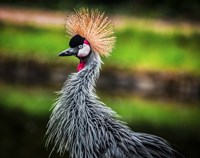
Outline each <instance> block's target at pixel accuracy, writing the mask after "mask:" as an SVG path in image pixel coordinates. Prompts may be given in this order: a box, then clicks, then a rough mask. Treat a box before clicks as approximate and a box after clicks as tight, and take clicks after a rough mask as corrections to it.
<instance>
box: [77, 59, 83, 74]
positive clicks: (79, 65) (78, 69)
mask: <svg viewBox="0 0 200 158" xmlns="http://www.w3.org/2000/svg"><path fill="white" fill-rule="evenodd" d="M84 67H85V62H84V61H81V62H80V63H79V64H78V66H77V71H78V72H79V71H81V70H82V69H83V68H84Z"/></svg>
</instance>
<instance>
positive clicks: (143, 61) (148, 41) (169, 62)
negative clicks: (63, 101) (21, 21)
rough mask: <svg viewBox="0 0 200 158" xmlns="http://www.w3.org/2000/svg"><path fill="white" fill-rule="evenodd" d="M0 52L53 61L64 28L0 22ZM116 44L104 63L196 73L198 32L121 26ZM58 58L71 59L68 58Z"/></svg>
mask: <svg viewBox="0 0 200 158" xmlns="http://www.w3.org/2000/svg"><path fill="white" fill-rule="evenodd" d="M0 28H1V29H0V36H1V38H0V53H1V54H4V55H6V56H13V57H15V58H18V59H22V60H25V58H26V57H28V58H35V59H36V60H45V61H50V62H55V58H57V54H58V53H59V52H60V51H61V50H63V49H66V48H67V47H68V40H69V39H68V38H66V37H65V32H64V29H58V28H54V29H53V28H37V27H33V26H16V25H8V24H1V26H0ZM116 35H117V43H116V48H115V49H114V51H113V53H112V56H111V57H110V58H109V59H106V58H104V59H103V60H104V61H105V63H106V65H110V66H116V67H118V68H127V69H138V70H151V71H152V70H153V71H163V70H167V71H175V72H178V71H179V72H180V71H181V72H189V73H193V74H198V75H199V74H200V71H199V67H200V62H199V61H200V60H199V59H200V54H199V49H200V45H199V43H200V35H199V34H198V33H195V32H194V33H193V34H190V35H184V34H182V33H180V32H178V31H177V33H176V32H174V33H173V34H172V33H169V34H167V33H165V34H159V33H156V32H151V31H144V30H139V29H137V28H130V26H127V27H125V28H124V29H120V30H119V31H117V34H116ZM57 60H60V61H65V62H66V60H67V62H72V63H73V62H74V61H75V60H74V59H72V58H70V59H66V60H63V59H59V58H57Z"/></svg>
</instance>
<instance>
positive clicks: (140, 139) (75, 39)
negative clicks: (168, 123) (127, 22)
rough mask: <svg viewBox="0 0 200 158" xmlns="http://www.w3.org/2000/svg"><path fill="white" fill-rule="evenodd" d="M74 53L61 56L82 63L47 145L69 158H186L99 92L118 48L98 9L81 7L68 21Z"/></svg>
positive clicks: (66, 88)
mask: <svg viewBox="0 0 200 158" xmlns="http://www.w3.org/2000/svg"><path fill="white" fill-rule="evenodd" d="M66 30H67V33H68V34H69V35H70V36H71V40H70V41H69V46H70V48H68V49H66V50H64V51H62V52H61V53H60V54H59V56H75V57H77V58H78V59H80V63H79V64H78V67H77V70H78V72H76V73H72V74H71V75H69V77H68V79H67V81H66V82H65V83H64V86H63V88H62V90H61V91H60V93H59V94H60V96H59V98H58V100H57V102H56V103H55V105H54V108H53V111H52V114H51V116H50V120H49V122H48V125H47V132H46V134H47V144H51V143H52V144H54V146H53V149H52V150H54V149H56V150H57V152H59V153H60V154H61V155H62V154H63V153H64V152H65V151H69V154H70V158H178V157H182V156H181V155H180V154H179V153H178V152H176V151H175V150H174V149H172V147H171V146H170V145H169V144H168V142H167V141H166V140H164V139H162V138H160V137H158V136H155V135H150V134H145V133H137V132H133V131H132V130H131V129H130V128H129V127H128V126H127V125H126V124H125V123H124V122H122V121H121V120H119V117H118V115H117V114H116V113H115V112H114V111H113V110H112V109H111V108H109V107H107V106H106V105H105V104H104V103H102V102H101V101H100V100H99V98H98V97H97V95H96V93H95V84H96V80H97V79H98V77H99V72H100V68H101V64H102V61H101V58H100V56H108V55H109V53H110V52H111V51H112V49H113V47H114V44H115V39H116V38H115V36H114V31H113V25H112V24H111V22H110V21H109V20H108V19H107V17H105V16H104V14H103V13H100V12H99V11H98V10H89V9H86V8H81V9H79V10H75V11H74V12H72V13H71V14H69V15H68V16H67V19H66Z"/></svg>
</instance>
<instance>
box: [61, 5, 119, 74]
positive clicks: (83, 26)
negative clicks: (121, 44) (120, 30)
mask: <svg viewBox="0 0 200 158" xmlns="http://www.w3.org/2000/svg"><path fill="white" fill-rule="evenodd" d="M66 32H67V34H68V35H69V36H70V37H71V40H70V42H69V46H70V48H69V49H66V50H64V51H63V52H61V53H60V54H59V56H71V55H74V56H76V57H78V58H79V59H80V61H81V62H80V64H79V65H78V71H80V70H81V69H82V68H84V67H85V65H86V64H87V63H86V60H87V59H88V57H91V56H92V55H91V54H93V52H95V53H96V54H98V55H100V56H108V55H109V54H110V53H111V52H112V49H113V47H114V44H115V39H116V38H115V35H114V28H113V25H112V24H111V21H110V20H108V18H107V17H105V16H104V13H101V12H100V11H98V10H93V9H91V10H89V9H87V8H80V9H79V10H75V11H74V12H72V13H70V14H69V15H68V16H67V18H66ZM88 61H89V60H88ZM90 61H91V60H90Z"/></svg>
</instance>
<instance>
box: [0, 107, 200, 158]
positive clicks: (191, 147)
mask: <svg viewBox="0 0 200 158" xmlns="http://www.w3.org/2000/svg"><path fill="white" fill-rule="evenodd" d="M0 107H1V108H0V125H1V129H0V135H1V140H0V149H1V152H0V157H1V158H47V157H48V156H49V154H50V149H49V150H47V149H46V148H45V137H44V135H45V131H46V124H47V121H48V116H42V117H41V116H40V117H38V116H30V115H27V114H26V113H23V112H22V111H19V110H17V109H7V108H6V109H4V108H2V106H0ZM130 126H131V127H132V129H134V131H142V132H146V133H151V134H155V135H158V136H161V137H163V138H165V139H167V140H168V141H169V142H170V143H171V144H172V145H173V147H174V148H175V149H176V150H178V151H179V152H181V153H182V154H184V155H185V156H186V157H187V158H199V147H200V134H199V133H200V130H194V129H193V130H191V129H188V128H185V127H184V126H183V127H177V129H176V128H174V127H173V128H170V127H155V126H152V125H149V124H146V123H145V122H138V123H137V124H135V125H130ZM51 157H52V158H56V157H59V154H56V153H53V154H52V156H51ZM64 157H68V156H67V154H65V156H64Z"/></svg>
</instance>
